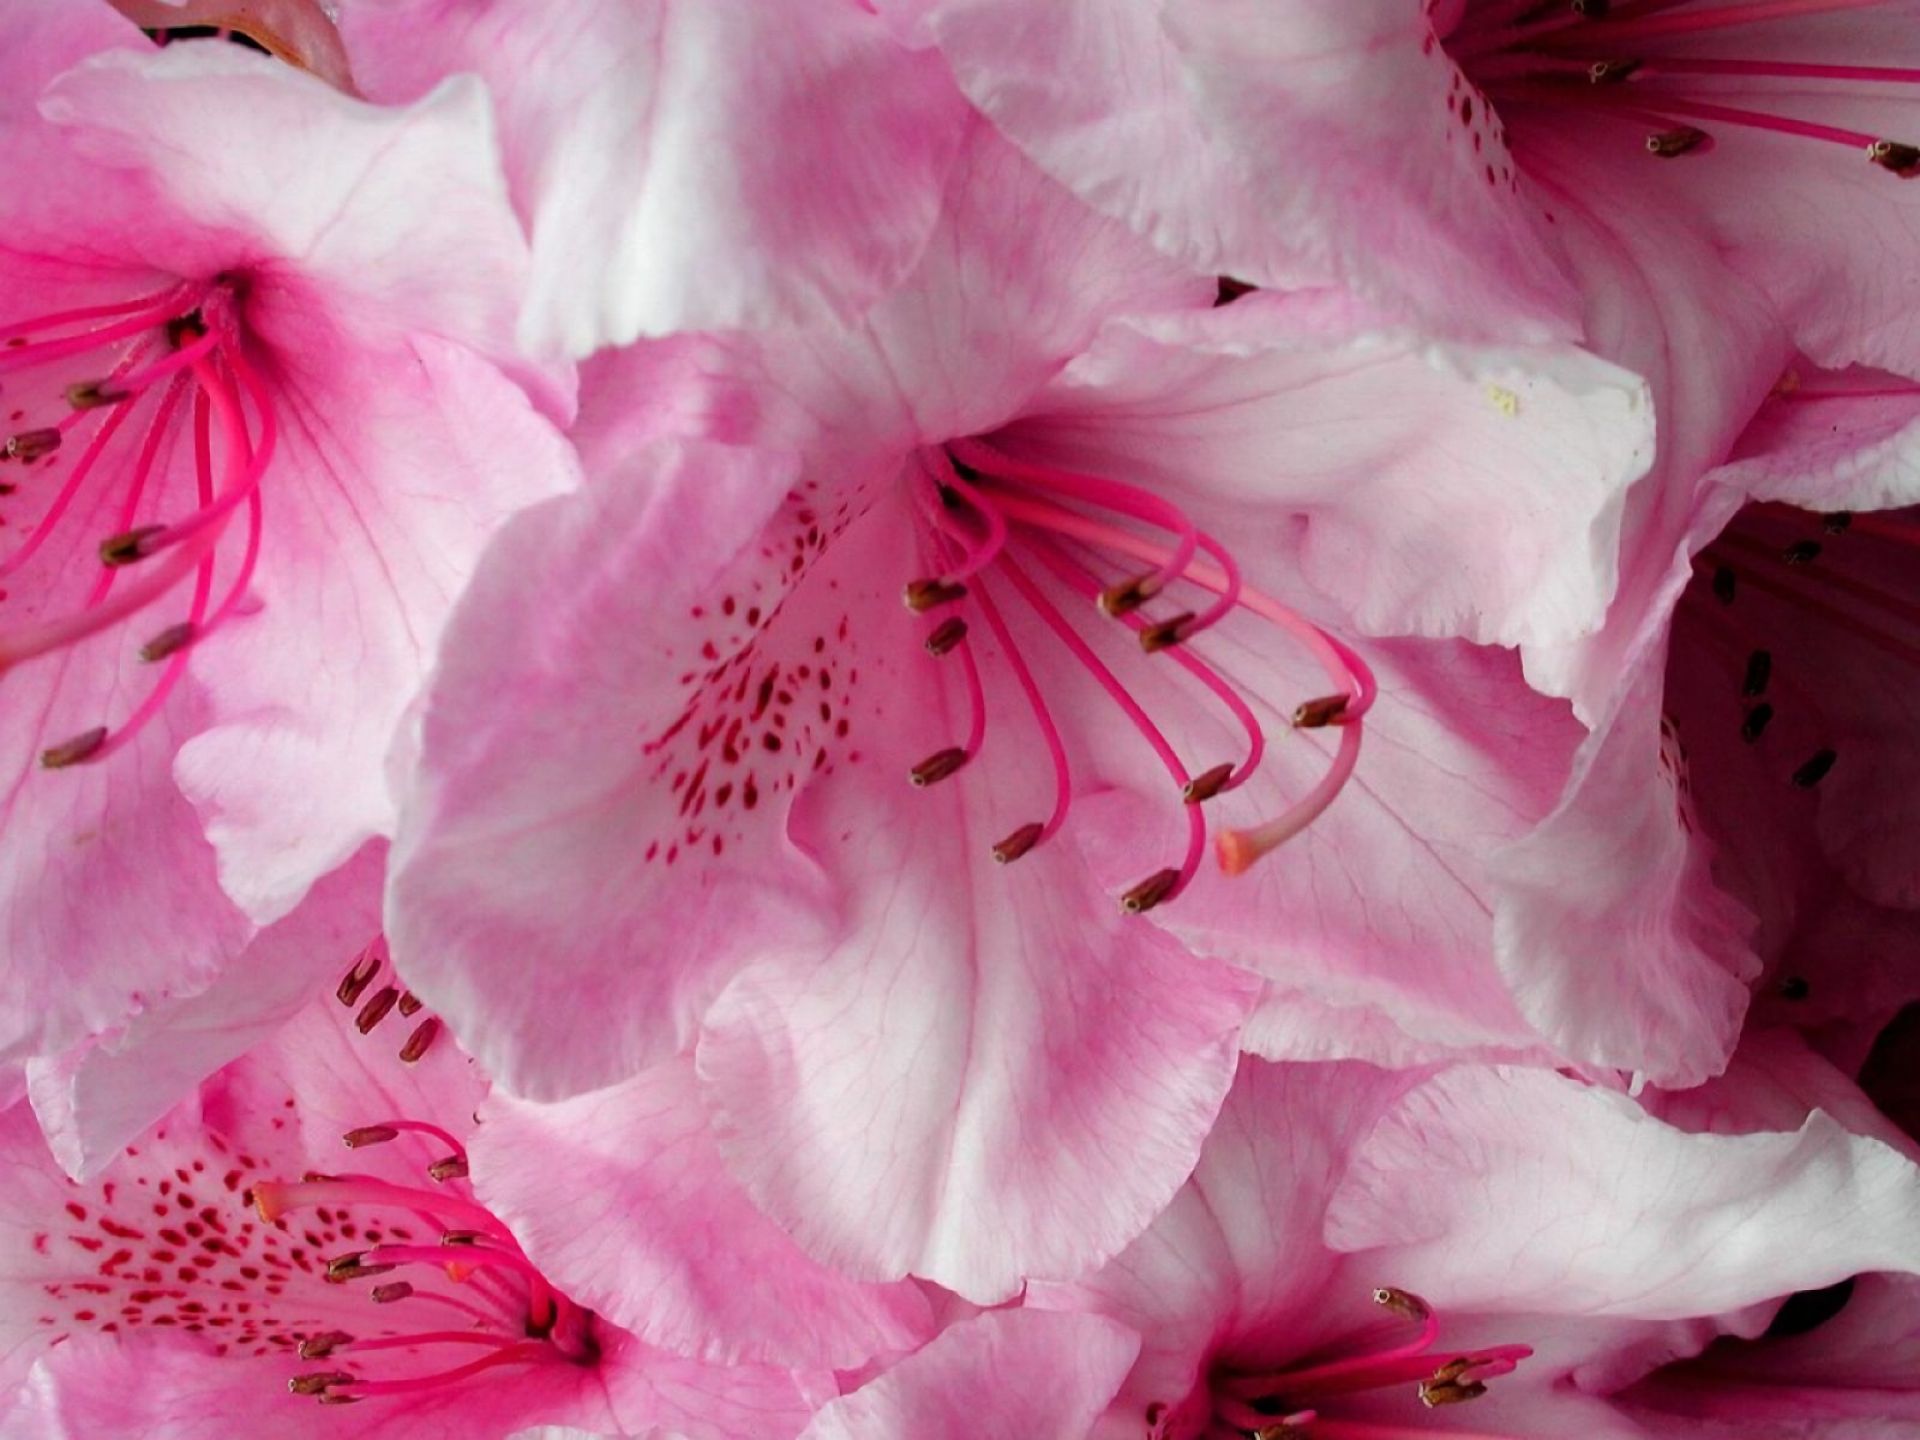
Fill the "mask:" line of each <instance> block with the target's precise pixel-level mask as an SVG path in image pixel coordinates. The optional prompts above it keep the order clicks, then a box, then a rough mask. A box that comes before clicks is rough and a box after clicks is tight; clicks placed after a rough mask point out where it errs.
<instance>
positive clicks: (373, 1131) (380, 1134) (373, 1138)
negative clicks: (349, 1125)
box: [340, 1125, 400, 1150]
mask: <svg viewBox="0 0 1920 1440" xmlns="http://www.w3.org/2000/svg"><path fill="white" fill-rule="evenodd" d="M340 1138H341V1139H342V1140H344V1141H345V1142H346V1146H347V1148H348V1149H349V1150H358V1149H359V1148H360V1147H361V1146H363V1145H384V1144H386V1143H387V1142H388V1141H389V1140H398V1139H399V1138H400V1132H399V1131H398V1130H396V1129H394V1128H393V1127H392V1126H391V1125H362V1126H361V1127H360V1128H359V1129H358V1130H349V1131H347V1133H346V1134H344V1135H342V1136H341V1137H340Z"/></svg>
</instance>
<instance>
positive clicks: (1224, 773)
mask: <svg viewBox="0 0 1920 1440" xmlns="http://www.w3.org/2000/svg"><path fill="white" fill-rule="evenodd" d="M1232 778H1233V766H1232V765H1216V766H1214V767H1213V768H1212V769H1211V770H1202V771H1201V772H1200V773H1199V774H1198V775H1196V776H1194V777H1193V779H1191V780H1189V781H1187V783H1186V784H1185V785H1184V786H1183V787H1182V788H1181V790H1180V798H1181V799H1182V800H1185V801H1186V802H1187V804H1189V805H1198V804H1200V803H1201V802H1202V801H1204V800H1211V799H1212V798H1213V797H1214V796H1216V795H1218V794H1219V793H1220V792H1221V790H1223V789H1225V788H1226V784H1227V781H1229V780H1231V779H1232Z"/></svg>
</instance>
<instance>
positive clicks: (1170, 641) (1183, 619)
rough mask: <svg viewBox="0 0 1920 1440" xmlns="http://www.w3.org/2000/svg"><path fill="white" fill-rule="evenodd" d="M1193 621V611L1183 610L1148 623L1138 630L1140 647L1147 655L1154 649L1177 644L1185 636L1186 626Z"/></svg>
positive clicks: (1163, 648)
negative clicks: (1158, 620)
mask: <svg viewBox="0 0 1920 1440" xmlns="http://www.w3.org/2000/svg"><path fill="white" fill-rule="evenodd" d="M1192 623H1193V612H1192V611H1191V610H1188V611H1185V612H1183V613H1182V614H1179V615H1174V616H1172V617H1170V618H1168V619H1166V620H1162V621H1160V622H1159V623H1157V624H1154V625H1148V626H1146V627H1145V628H1144V629H1142V630H1141V632H1140V648H1141V649H1142V650H1144V651H1146V652H1147V653H1148V654H1149V655H1151V654H1153V653H1154V652H1155V651H1156V650H1166V649H1169V648H1171V647H1172V646H1175V645H1178V644H1179V643H1180V642H1181V641H1182V640H1184V639H1186V638H1187V635H1186V629H1187V626H1189V625H1191V624H1192Z"/></svg>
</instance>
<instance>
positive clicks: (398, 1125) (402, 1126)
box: [361, 1120, 467, 1155]
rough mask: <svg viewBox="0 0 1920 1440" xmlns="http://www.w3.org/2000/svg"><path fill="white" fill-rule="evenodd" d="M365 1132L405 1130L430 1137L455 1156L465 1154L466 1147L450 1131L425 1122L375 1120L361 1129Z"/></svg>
mask: <svg viewBox="0 0 1920 1440" xmlns="http://www.w3.org/2000/svg"><path fill="white" fill-rule="evenodd" d="M361 1128H362V1129H365V1130H406V1131H411V1132H413V1133H415V1134H419V1135H431V1136H433V1138H434V1139H436V1140H438V1141H439V1142H440V1143H441V1144H442V1145H444V1146H446V1147H447V1149H448V1150H450V1151H451V1152H452V1153H453V1154H455V1155H464V1154H466V1153H467V1151H466V1147H465V1146H464V1145H462V1144H461V1143H460V1142H459V1141H458V1140H456V1139H455V1138H454V1136H453V1132H452V1131H450V1130H442V1129H441V1128H440V1127H439V1126H438V1125H433V1124H429V1123H428V1122H427V1121H425V1120H376V1121H374V1122H372V1123H371V1124H369V1125H364V1126H362V1127H361Z"/></svg>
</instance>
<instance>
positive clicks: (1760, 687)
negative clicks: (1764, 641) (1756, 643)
mask: <svg viewBox="0 0 1920 1440" xmlns="http://www.w3.org/2000/svg"><path fill="white" fill-rule="evenodd" d="M1772 677H1773V655H1772V654H1771V653H1770V652H1768V651H1766V650H1756V651H1754V652H1753V653H1752V654H1751V655H1749V656H1747V673H1746V674H1745V675H1744V676H1742V677H1741V680H1740V693H1741V694H1742V695H1744V696H1746V697H1747V698H1748V699H1749V700H1757V699H1759V698H1760V697H1761V696H1762V695H1764V694H1766V693H1767V681H1768V680H1770V679H1771V678H1772Z"/></svg>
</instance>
